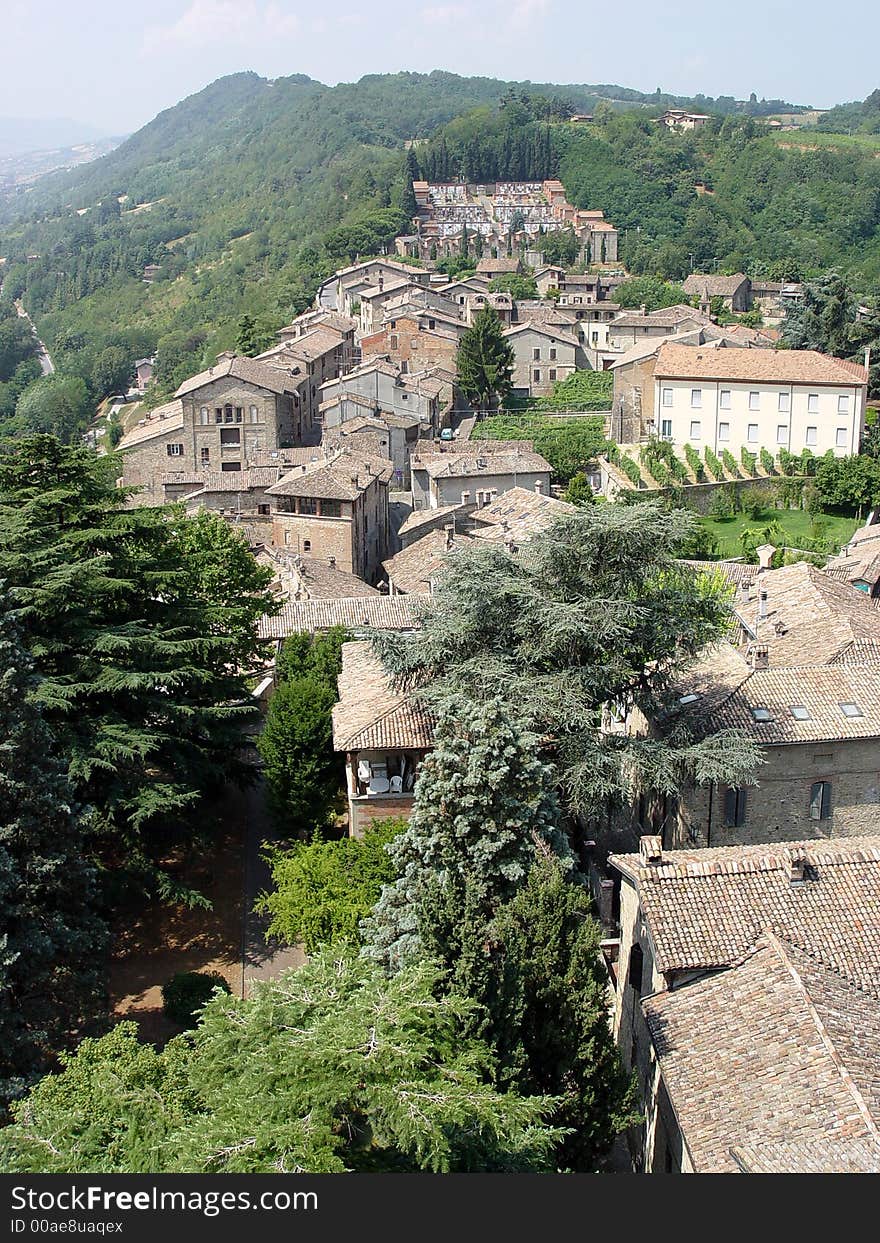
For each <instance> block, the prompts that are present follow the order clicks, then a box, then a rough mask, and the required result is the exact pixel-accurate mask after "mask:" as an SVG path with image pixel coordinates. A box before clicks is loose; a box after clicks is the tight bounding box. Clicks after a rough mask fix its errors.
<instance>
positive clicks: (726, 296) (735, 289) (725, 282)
mask: <svg viewBox="0 0 880 1243" xmlns="http://www.w3.org/2000/svg"><path fill="white" fill-rule="evenodd" d="M682 289H683V290H684V291H685V293H686V294H687V295H688V297H689V298H699V300H700V307H701V308H702V309H705V310H708V309H709V304H710V303H711V301H712V299H713V298H720V299H721V300H722V302H723V303H724V306H725V307H726V309H727V310H728V311H733V312H734V313H740V312H742V311H750V310H751V309H752V282H751V281H750V280H749V278H748V277H747V276H746V275H745V274H744V273H743V272H737V273H736V275H735V276H718V275H708V274H704V273H700V272H692V273H691V275H690V276H689V277H688V278H687V280H686V281H685V282H684V284H683V285H682Z"/></svg>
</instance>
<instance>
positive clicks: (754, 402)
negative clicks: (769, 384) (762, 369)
mask: <svg viewBox="0 0 880 1243" xmlns="http://www.w3.org/2000/svg"><path fill="white" fill-rule="evenodd" d="M749 409H750V410H760V409H761V394H760V393H749Z"/></svg>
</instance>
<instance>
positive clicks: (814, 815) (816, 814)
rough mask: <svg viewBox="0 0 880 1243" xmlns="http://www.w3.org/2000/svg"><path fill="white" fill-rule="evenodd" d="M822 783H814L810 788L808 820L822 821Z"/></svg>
mask: <svg viewBox="0 0 880 1243" xmlns="http://www.w3.org/2000/svg"><path fill="white" fill-rule="evenodd" d="M824 784H825V783H824V782H823V781H816V782H814V784H813V785H812V786H811V788H810V819H811V820H821V819H822V801H823V800H822V787H823V786H824Z"/></svg>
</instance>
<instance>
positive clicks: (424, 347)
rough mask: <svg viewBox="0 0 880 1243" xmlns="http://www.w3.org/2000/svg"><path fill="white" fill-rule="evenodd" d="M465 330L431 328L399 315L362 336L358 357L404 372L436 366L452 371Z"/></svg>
mask: <svg viewBox="0 0 880 1243" xmlns="http://www.w3.org/2000/svg"><path fill="white" fill-rule="evenodd" d="M465 328H466V325H465V324H462V325H461V331H459V330H458V329H451V328H449V327H444V328H442V329H441V328H440V327H439V326H438V327H436V328H434V329H430V328H428V327H427V326H426V324H425V323H424V322H423V321H422V320H421V319H420V318H418V317H416V316H414V315H411V314H406V315H402V316H401V317H400V318H399V319H391V320H389V321H388V322H387V323H385V324H383V326H382V327H381V329H379V331H378V332H374V333H371V334H370V335H369V336H366V337H363V338H362V339H361V355H362V357H363V360H364V362H366V361H367V360H368V359H371V358H384V359H386V360H387V361H388V362H393V363H396V364H397V365H398V366H399V367H400V368H401V370H403V371H424V370H427V369H428V368H430V367H432V366H434V365H435V364H437V363H439V364H440V365H442V366H447V367H449V368H451V369H452V370H454V369H455V357H456V354H457V352H458V342H459V339H460V336H461V332H463V331H464V330H465Z"/></svg>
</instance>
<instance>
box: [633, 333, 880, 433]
mask: <svg viewBox="0 0 880 1243" xmlns="http://www.w3.org/2000/svg"><path fill="white" fill-rule="evenodd" d="M867 382H868V373H867V371H866V370H865V368H864V367H862V366H860V365H859V364H858V363H851V362H846V361H844V360H843V359H840V358H831V357H828V356H827V355H824V354H819V353H817V352H815V351H814V350H768V349H706V348H700V349H692V348H690V347H688V346H686V345H680V344H675V343H672V342H669V341H667V342H664V344H663V346H662V347H661V349H660V351H659V353H658V354H657V360H656V363H655V366H654V410H655V424H656V425H657V426H656V430H657V432H658V433H659V434H660V435H661V436H662V437H664V439H666V440H669V441H670V442H671V443H672V444H674V445H675V446H676V447H677V448H679V449H683V448H684V446H685V445H686V444H691V445H693V446H694V447H695V448H696V449H698V450H699V451H701V452H702V450H703V448H704V446H706V445H708V446H709V447H710V448H711V449H712V450H713V451H714V452H715V453H720V452H721V451H722V450H723V449H728V448H729V449H731V451H732V452H734V453H738V451H739V449H740V447H741V446H746V447H747V448H748V449H750V450H751V451H753V452H757V450H758V449H760V448H762V447H763V448H766V449H768V450H769V451H770V452H772V453H773V454H776V453H778V452H779V450H780V449H786V450H788V452H790V453H795V454H799V453H801V452H802V451H803V450H804V449H809V450H810V451H811V453H813V454H815V455H816V456H817V457H821V456H822V454H824V453H827V452H828V451H829V450H830V451H831V452H832V453H834V454H835V456H837V457H842V456H845V455H847V454H851V453H857V452H858V449H859V444H860V442H861V437H862V432H863V430H864V420H865V400H866V394H867Z"/></svg>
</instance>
